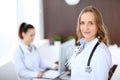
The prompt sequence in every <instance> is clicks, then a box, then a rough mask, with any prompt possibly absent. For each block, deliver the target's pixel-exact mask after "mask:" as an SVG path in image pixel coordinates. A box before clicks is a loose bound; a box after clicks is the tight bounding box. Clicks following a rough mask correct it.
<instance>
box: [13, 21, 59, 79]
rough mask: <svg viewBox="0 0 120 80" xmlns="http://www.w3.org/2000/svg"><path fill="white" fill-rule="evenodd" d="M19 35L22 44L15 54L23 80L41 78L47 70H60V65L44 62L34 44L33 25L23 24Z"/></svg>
mask: <svg viewBox="0 0 120 80" xmlns="http://www.w3.org/2000/svg"><path fill="white" fill-rule="evenodd" d="M18 35H19V38H20V39H21V43H20V44H19V46H18V48H17V49H16V51H15V54H14V65H15V69H16V71H17V74H18V75H19V78H20V79H21V80H31V79H33V78H41V77H42V76H43V75H44V73H43V71H44V70H45V69H46V68H51V69H57V68H58V65H55V64H51V63H48V62H45V61H43V59H42V58H41V56H40V54H39V52H38V50H37V48H36V47H35V46H34V45H33V44H32V42H33V40H34V37H35V29H34V27H33V26H32V25H31V24H26V23H22V24H21V25H20V28H19V34H18Z"/></svg>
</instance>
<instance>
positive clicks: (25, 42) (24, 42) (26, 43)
mask: <svg viewBox="0 0 120 80" xmlns="http://www.w3.org/2000/svg"><path fill="white" fill-rule="evenodd" d="M22 43H23V44H25V45H27V46H28V47H29V46H30V43H28V42H27V41H22Z"/></svg>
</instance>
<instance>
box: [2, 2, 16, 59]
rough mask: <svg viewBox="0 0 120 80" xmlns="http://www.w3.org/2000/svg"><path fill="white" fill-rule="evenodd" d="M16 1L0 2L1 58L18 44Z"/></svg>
mask: <svg viewBox="0 0 120 80" xmlns="http://www.w3.org/2000/svg"><path fill="white" fill-rule="evenodd" d="M16 8H17V7H16V0H0V58H2V56H3V55H7V54H10V53H11V51H12V48H13V46H14V45H15V44H16V43H17V27H16V26H17V9H16Z"/></svg>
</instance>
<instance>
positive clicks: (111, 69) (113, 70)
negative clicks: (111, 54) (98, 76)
mask: <svg viewBox="0 0 120 80" xmlns="http://www.w3.org/2000/svg"><path fill="white" fill-rule="evenodd" d="M117 66H118V65H116V64H115V65H113V66H112V67H111V68H110V71H109V77H108V80H111V78H112V76H113V74H114V72H115V70H116V68H117Z"/></svg>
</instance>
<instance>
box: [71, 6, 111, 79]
mask: <svg viewBox="0 0 120 80" xmlns="http://www.w3.org/2000/svg"><path fill="white" fill-rule="evenodd" d="M76 34H77V37H78V41H77V42H78V43H80V46H79V48H77V49H76V51H75V53H74V54H73V55H72V58H71V62H70V63H71V80H108V73H109V69H110V66H111V62H112V59H111V53H110V51H109V50H108V48H107V46H108V45H109V39H108V34H107V31H106V27H105V25H104V22H103V19H102V16H101V14H100V12H99V11H98V9H96V8H95V7H93V6H88V7H86V8H84V9H83V10H82V11H81V13H80V14H79V17H78V22H77V31H76ZM91 53H93V55H91ZM90 55H91V58H90Z"/></svg>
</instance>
